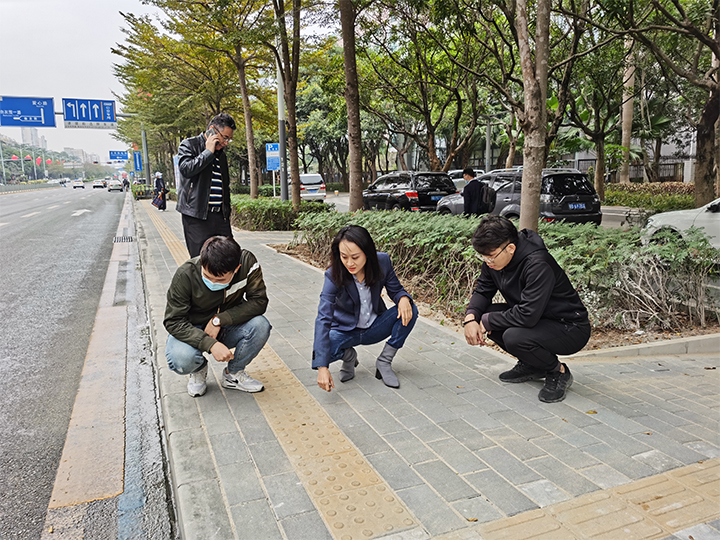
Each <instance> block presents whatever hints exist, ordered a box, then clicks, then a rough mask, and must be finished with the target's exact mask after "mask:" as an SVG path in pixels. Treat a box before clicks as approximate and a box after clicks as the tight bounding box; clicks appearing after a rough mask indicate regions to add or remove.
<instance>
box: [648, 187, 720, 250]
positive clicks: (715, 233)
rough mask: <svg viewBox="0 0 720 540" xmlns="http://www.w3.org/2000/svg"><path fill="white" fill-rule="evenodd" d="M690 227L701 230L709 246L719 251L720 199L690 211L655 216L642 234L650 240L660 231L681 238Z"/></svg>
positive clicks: (677, 211) (663, 213) (649, 220)
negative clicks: (670, 232) (671, 233)
mask: <svg viewBox="0 0 720 540" xmlns="http://www.w3.org/2000/svg"><path fill="white" fill-rule="evenodd" d="M690 227H695V228H697V229H703V232H704V233H705V235H706V236H707V237H708V240H709V241H710V244H711V245H712V246H713V247H715V248H717V249H720V199H715V200H714V201H713V202H711V203H708V204H706V205H705V206H701V207H700V208H693V209H692V210H676V211H674V212H662V213H660V214H655V215H654V216H651V217H650V219H648V222H647V225H645V231H644V232H645V237H646V238H648V239H652V237H653V236H655V235H656V234H658V233H659V232H660V231H672V232H673V233H675V234H677V235H678V236H680V237H682V235H683V233H684V232H685V231H687V230H688V229H689V228H690Z"/></svg>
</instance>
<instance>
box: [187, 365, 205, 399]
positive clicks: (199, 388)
mask: <svg viewBox="0 0 720 540" xmlns="http://www.w3.org/2000/svg"><path fill="white" fill-rule="evenodd" d="M207 372H208V365H207V363H205V366H203V368H202V369H200V370H198V371H196V372H195V373H191V374H190V380H189V381H188V394H190V395H191V396H192V397H198V396H202V395H203V394H204V393H205V392H206V391H207V384H206V382H205V381H206V380H207Z"/></svg>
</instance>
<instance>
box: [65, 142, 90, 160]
mask: <svg viewBox="0 0 720 540" xmlns="http://www.w3.org/2000/svg"><path fill="white" fill-rule="evenodd" d="M63 152H65V153H66V154H67V155H68V156H72V157H74V158H76V159H78V160H79V161H82V162H83V163H87V162H88V161H90V159H89V158H88V155H87V154H86V153H85V150H81V149H80V148H68V147H67V146H66V147H65V148H63Z"/></svg>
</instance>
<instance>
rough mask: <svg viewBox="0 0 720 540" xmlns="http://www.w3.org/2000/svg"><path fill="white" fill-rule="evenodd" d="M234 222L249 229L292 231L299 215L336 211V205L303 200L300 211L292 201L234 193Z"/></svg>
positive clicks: (232, 202) (232, 199)
mask: <svg viewBox="0 0 720 540" xmlns="http://www.w3.org/2000/svg"><path fill="white" fill-rule="evenodd" d="M231 204H232V207H233V216H232V224H233V225H234V226H236V227H239V228H241V229H246V230H249V231H290V230H292V229H293V228H294V227H293V224H294V223H295V220H296V219H297V218H298V216H299V215H303V214H311V213H324V212H334V210H335V205H332V204H318V203H315V202H309V201H301V202H300V211H299V212H296V211H295V210H294V209H293V206H292V202H291V201H281V200H279V199H268V198H259V199H251V198H250V197H249V196H247V195H233V196H232V198H231Z"/></svg>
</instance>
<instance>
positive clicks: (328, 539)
mask: <svg viewBox="0 0 720 540" xmlns="http://www.w3.org/2000/svg"><path fill="white" fill-rule="evenodd" d="M280 526H281V527H282V529H283V531H284V532H285V537H286V538H287V540H308V539H310V538H312V539H313V540H333V536H332V535H331V534H330V532H329V531H328V530H327V526H326V525H325V522H324V521H323V520H322V518H321V517H320V514H318V513H317V512H306V513H305V514H298V515H294V516H291V517H288V518H286V519H283V520H282V521H281V522H280ZM247 538H258V539H259V538H260V537H254V536H248V537H247Z"/></svg>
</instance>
